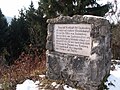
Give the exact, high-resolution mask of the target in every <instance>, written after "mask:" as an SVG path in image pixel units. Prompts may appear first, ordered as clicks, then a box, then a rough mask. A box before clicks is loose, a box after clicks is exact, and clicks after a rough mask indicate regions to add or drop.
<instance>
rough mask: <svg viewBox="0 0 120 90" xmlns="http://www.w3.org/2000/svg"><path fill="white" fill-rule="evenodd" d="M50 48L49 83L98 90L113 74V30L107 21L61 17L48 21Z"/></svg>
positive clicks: (48, 51)
mask: <svg viewBox="0 0 120 90" xmlns="http://www.w3.org/2000/svg"><path fill="white" fill-rule="evenodd" d="M47 22H48V36H47V44H46V49H47V51H46V58H47V63H46V66H47V72H46V75H47V77H48V78H49V79H53V80H63V81H64V82H65V83H66V84H68V85H70V86H72V87H76V88H77V87H79V88H83V89H84V90H97V89H98V86H99V85H100V84H101V83H102V80H103V78H104V77H105V76H106V75H108V74H109V72H110V64H111V47H110V40H111V26H110V23H109V21H108V20H106V19H104V18H103V17H95V16H88V15H84V16H81V15H74V16H73V17H69V16H60V17H57V18H54V19H48V20H47Z"/></svg>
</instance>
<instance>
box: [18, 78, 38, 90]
mask: <svg viewBox="0 0 120 90" xmlns="http://www.w3.org/2000/svg"><path fill="white" fill-rule="evenodd" d="M38 83H39V81H36V82H35V83H34V82H33V81H32V80H29V79H27V80H25V81H24V82H23V84H17V87H16V90H39V89H38V85H37V84H38Z"/></svg>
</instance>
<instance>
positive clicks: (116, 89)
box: [105, 64, 120, 90]
mask: <svg viewBox="0 0 120 90" xmlns="http://www.w3.org/2000/svg"><path fill="white" fill-rule="evenodd" d="M114 66H115V69H114V70H113V71H112V70H111V71H110V76H109V77H108V79H107V80H108V81H107V82H106V83H105V84H106V85H107V87H108V88H109V90H120V65H118V64H117V65H114Z"/></svg>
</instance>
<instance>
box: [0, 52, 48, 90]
mask: <svg viewBox="0 0 120 90" xmlns="http://www.w3.org/2000/svg"><path fill="white" fill-rule="evenodd" d="M45 56H46V55H45V51H44V52H43V53H42V54H41V56H38V55H37V54H34V55H29V54H25V53H22V54H21V55H20V57H19V58H18V59H17V60H15V61H16V62H15V63H14V64H13V65H12V66H9V67H8V66H1V67H0V69H1V70H0V83H3V86H4V90H5V89H6V90H8V88H9V90H14V89H15V88H14V87H15V86H16V84H17V83H22V82H23V81H24V80H25V79H26V78H29V79H33V80H36V79H38V78H39V77H38V75H40V74H42V73H44V72H45V68H46V67H45V66H46V65H45V64H46V57H45Z"/></svg>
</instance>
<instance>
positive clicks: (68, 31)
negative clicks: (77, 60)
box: [54, 24, 91, 56]
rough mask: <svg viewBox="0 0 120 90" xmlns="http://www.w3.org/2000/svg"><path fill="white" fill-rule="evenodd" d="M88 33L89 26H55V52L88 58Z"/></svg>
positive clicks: (89, 43)
mask: <svg viewBox="0 0 120 90" xmlns="http://www.w3.org/2000/svg"><path fill="white" fill-rule="evenodd" d="M90 31H91V25H90V24H55V26H54V49H55V51H58V52H62V53H70V54H78V55H84V56H89V55H90V52H91V37H90Z"/></svg>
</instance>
